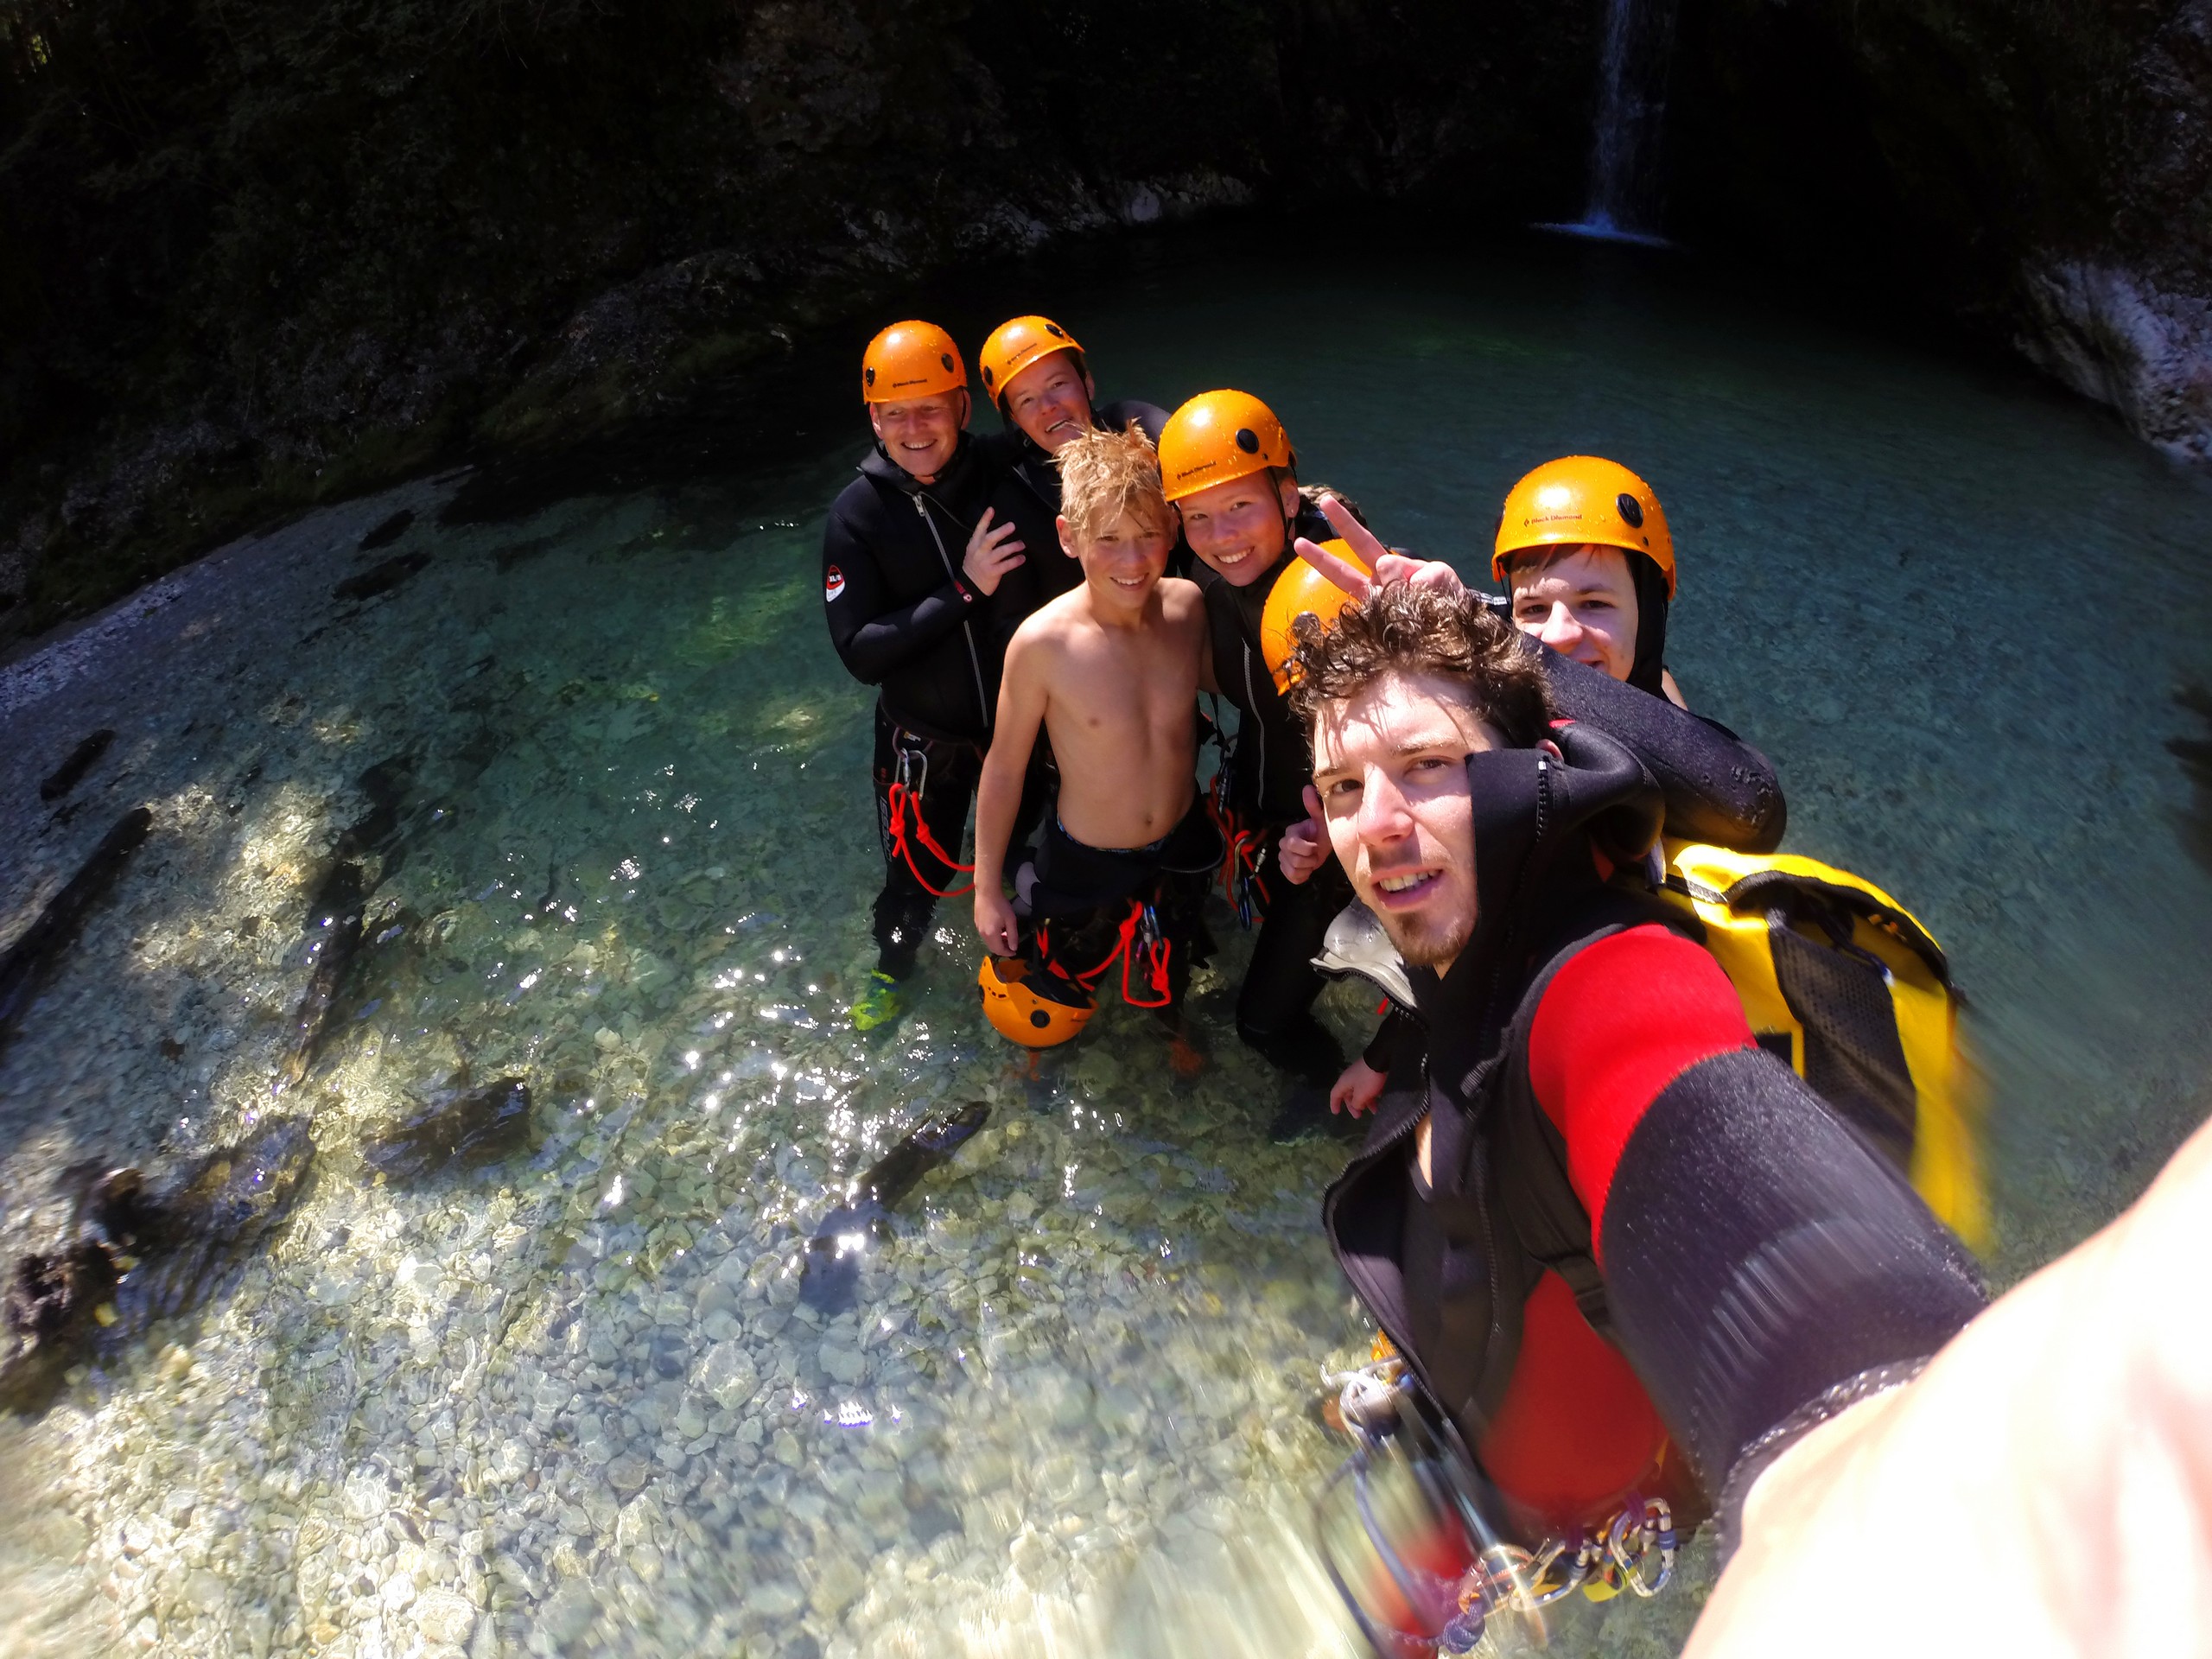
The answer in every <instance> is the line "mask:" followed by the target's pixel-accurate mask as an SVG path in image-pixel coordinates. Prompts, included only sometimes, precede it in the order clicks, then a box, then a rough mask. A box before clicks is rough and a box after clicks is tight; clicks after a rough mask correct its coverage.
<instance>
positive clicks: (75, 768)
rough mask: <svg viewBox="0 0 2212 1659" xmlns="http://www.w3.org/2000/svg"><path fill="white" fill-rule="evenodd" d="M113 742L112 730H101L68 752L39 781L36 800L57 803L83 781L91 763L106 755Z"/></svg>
mask: <svg viewBox="0 0 2212 1659" xmlns="http://www.w3.org/2000/svg"><path fill="white" fill-rule="evenodd" d="M114 741H115V733H114V731H113V730H112V729H108V728H103V729H101V730H99V731H97V732H94V733H93V734H92V735H91V736H90V737H88V738H86V740H85V741H83V742H81V743H79V745H78V746H77V747H75V748H73V749H72V750H70V751H69V753H68V757H67V759H66V760H63V761H62V763H61V764H60V766H56V767H55V768H54V770H53V771H52V772H48V774H47V775H46V776H45V777H44V778H42V779H40V780H39V785H38V798H39V799H41V801H58V800H60V798H62V797H63V796H64V795H67V793H68V792H69V791H71V790H73V789H74V788H76V787H77V785H79V783H81V782H82V781H83V780H84V776H85V774H86V772H90V771H91V770H92V763H93V762H94V761H96V760H99V758H100V756H102V755H103V754H105V753H107V746H108V745H109V744H111V743H112V742H114Z"/></svg>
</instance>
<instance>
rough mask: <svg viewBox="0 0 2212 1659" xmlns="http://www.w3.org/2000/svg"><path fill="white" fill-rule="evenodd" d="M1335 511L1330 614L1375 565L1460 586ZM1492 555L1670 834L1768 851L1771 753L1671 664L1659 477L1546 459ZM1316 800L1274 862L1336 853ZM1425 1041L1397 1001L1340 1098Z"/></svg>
mask: <svg viewBox="0 0 2212 1659" xmlns="http://www.w3.org/2000/svg"><path fill="white" fill-rule="evenodd" d="M1326 511H1327V512H1329V514H1330V516H1331V517H1332V519H1333V520H1334V521H1335V522H1336V523H1337V524H1338V527H1339V528H1340V529H1341V531H1342V533H1343V535H1344V537H1346V540H1345V541H1343V542H1332V543H1327V544H1325V546H1323V545H1317V544H1315V543H1307V544H1306V546H1305V547H1304V548H1302V549H1301V552H1302V554H1303V555H1304V556H1306V558H1307V559H1308V560H1309V561H1313V562H1314V563H1315V569H1314V570H1313V574H1312V575H1311V576H1309V577H1308V578H1306V584H1307V588H1313V589H1314V590H1315V591H1318V592H1319V593H1321V594H1326V595H1328V596H1330V598H1331V599H1332V600H1333V601H1335V603H1330V604H1325V605H1324V606H1323V607H1321V608H1322V609H1324V610H1325V612H1326V615H1333V614H1335V605H1336V604H1339V603H1341V602H1343V601H1344V599H1345V598H1346V597H1347V596H1351V597H1357V596H1361V595H1363V594H1366V593H1367V592H1368V591H1369V585H1370V573H1372V574H1373V575H1374V576H1375V577H1376V579H1381V578H1382V577H1383V576H1384V575H1394V576H1396V577H1398V578H1399V579H1404V578H1406V577H1407V576H1408V575H1413V576H1414V579H1415V580H1418V581H1421V582H1422V583H1423V584H1424V585H1427V586H1432V587H1439V588H1444V589H1446V590H1447V591H1451V592H1455V593H1456V592H1459V591H1460V590H1461V583H1460V582H1459V576H1458V575H1457V574H1456V573H1454V572H1453V571H1452V569H1451V568H1450V567H1449V566H1446V565H1442V564H1434V563H1429V564H1421V565H1416V564H1415V563H1414V562H1413V561H1410V560H1407V559H1404V558H1402V557H1400V556H1395V555H1392V554H1390V553H1389V551H1388V550H1386V549H1384V548H1383V545H1382V543H1380V542H1378V541H1376V539H1375V538H1374V537H1372V536H1371V535H1370V534H1369V533H1368V532H1367V531H1365V529H1364V528H1363V526H1360V525H1358V524H1353V523H1351V521H1350V520H1349V518H1347V517H1346V516H1345V515H1344V513H1343V512H1341V511H1340V510H1338V509H1336V508H1333V507H1331V508H1328V509H1326ZM1491 571H1492V573H1493V575H1496V577H1497V580H1498V582H1499V583H1500V584H1501V585H1503V587H1505V588H1507V590H1508V593H1509V594H1510V597H1509V598H1508V599H1507V600H1506V601H1504V603H1505V604H1506V605H1507V606H1508V607H1510V613H1511V614H1512V617H1513V620H1514V623H1515V626H1516V627H1517V628H1518V629H1519V630H1520V632H1522V634H1523V635H1524V636H1526V637H1527V638H1529V639H1533V640H1535V641H1537V642H1539V643H1541V645H1545V646H1547V647H1548V650H1547V651H1545V652H1541V653H1540V656H1541V662H1542V664H1543V665H1544V668H1545V671H1546V674H1547V677H1548V679H1549V680H1550V682H1551V689H1552V693H1553V695H1554V698H1555V699H1556V700H1557V701H1558V702H1559V703H1560V706H1561V708H1562V709H1563V711H1564V712H1566V713H1567V714H1570V715H1573V717H1574V718H1575V719H1577V720H1581V721H1587V722H1589V723H1590V724H1592V725H1593V726H1596V727H1597V728H1599V730H1601V731H1604V732H1605V733H1607V734H1610V735H1611V736H1613V737H1616V738H1618V739H1619V740H1620V741H1623V742H1624V743H1626V744H1627V745H1628V746H1629V747H1630V748H1631V749H1632V750H1633V751H1634V752H1635V753H1636V754H1637V757H1638V759H1639V760H1642V761H1643V764H1644V765H1645V766H1647V767H1648V768H1649V770H1650V771H1651V772H1653V774H1654V775H1655V776H1656V777H1657V778H1658V779H1660V781H1661V782H1662V784H1663V785H1666V795H1667V804H1668V833H1669V835H1673V836H1681V837H1684V838H1688V839H1695V840H1707V841H1712V842H1716V843H1718V844H1722V845H1726V846H1732V847H1738V848H1741V849H1745V850H1748V851H1768V850H1771V849H1772V848H1773V847H1774V846H1775V844H1776V843H1777V842H1779V841H1780V840H1781V838H1782V829H1783V808H1782V804H1781V798H1780V794H1779V791H1778V789H1777V786H1776V784H1775V780H1774V772H1773V768H1772V766H1770V764H1769V763H1768V761H1767V759H1766V757H1765V756H1764V755H1763V754H1761V753H1759V752H1758V750H1757V749H1755V748H1753V747H1751V745H1750V744H1748V743H1745V742H1744V741H1742V740H1741V739H1739V738H1738V737H1737V735H1736V734H1734V733H1733V732H1732V731H1730V730H1729V729H1728V728H1726V727H1725V726H1722V725H1721V724H1719V722H1718V721H1712V720H1708V719H1706V718H1704V717H1703V716H1700V715H1693V714H1690V713H1689V712H1688V705H1687V704H1686V703H1685V702H1683V699H1682V696H1681V691H1680V690H1679V689H1678V688H1677V687H1676V686H1675V681H1674V677H1673V676H1672V675H1670V674H1669V673H1668V671H1667V669H1666V664H1665V657H1666V646H1667V608H1668V605H1669V602H1670V601H1671V600H1672V599H1673V597H1674V592H1675V544H1674V537H1673V536H1672V535H1671V533H1670V532H1669V529H1668V526H1667V518H1666V513H1665V512H1664V510H1663V509H1662V507H1661V506H1660V505H1659V498H1658V496H1657V495H1656V493H1653V491H1652V488H1651V486H1649V484H1647V483H1646V482H1644V480H1643V479H1641V478H1639V477H1637V474H1634V473H1632V472H1630V470H1629V469H1628V468H1627V467H1623V466H1621V465H1620V464H1619V463H1618V462H1616V461H1603V460H1599V459H1598V458H1597V457H1595V456H1590V455H1570V456H1567V457H1564V458H1562V459H1560V460H1558V461H1548V462H1547V463H1545V464H1544V465H1543V466H1541V467H1537V468H1536V469H1535V471H1533V472H1531V473H1529V474H1527V475H1526V476H1525V477H1523V478H1522V480H1520V482H1518V483H1517V484H1516V485H1515V486H1513V489H1512V491H1511V493H1510V494H1509V495H1508V496H1507V497H1506V501H1505V506H1504V509H1503V512H1501V513H1500V515H1499V518H1498V529H1497V539H1496V544H1495V546H1494V549H1493V550H1492V555H1491ZM1287 585H1288V584H1286V586H1287ZM1305 591H1306V588H1300V592H1301V593H1303V592H1305ZM1490 602H1491V603H1492V604H1493V605H1495V604H1497V603H1498V602H1499V601H1494V600H1493V601H1490ZM1322 620H1326V616H1324V617H1323V619H1322ZM1278 632H1279V633H1281V632H1283V630H1281V629H1279V630H1278ZM1269 645H1270V651H1271V652H1272V653H1273V654H1271V656H1270V659H1269V660H1270V662H1271V663H1272V662H1274V661H1276V660H1278V659H1279V658H1281V657H1283V656H1287V654H1288V652H1287V647H1286V645H1285V643H1284V641H1283V640H1281V639H1270V642H1269ZM1568 664H1581V665H1582V666H1583V667H1586V668H1588V669H1592V670H1594V671H1595V673H1594V674H1588V673H1584V672H1582V671H1580V669H1577V668H1570V667H1569V666H1568ZM1600 676H1602V678H1600ZM1637 691H1644V692H1649V694H1650V696H1649V697H1639V696H1636V695H1634V694H1635V692H1637ZM1655 699H1656V701H1655ZM1670 704H1671V705H1672V706H1671V707H1670V706H1669V705H1670ZM1307 806H1308V809H1309V811H1310V814H1311V816H1310V817H1309V819H1308V820H1307V822H1306V823H1300V824H1294V825H1292V826H1291V827H1290V828H1289V829H1287V831H1286V832H1285V833H1284V835H1283V836H1282V837H1281V842H1279V845H1278V850H1277V859H1278V862H1279V864H1280V866H1281V869H1282V872H1283V874H1284V875H1285V877H1286V878H1287V880H1289V881H1291V882H1294V883H1295V882H1300V881H1304V880H1306V879H1307V877H1308V875H1309V874H1311V873H1312V872H1313V871H1314V870H1315V869H1316V868H1319V867H1322V866H1324V865H1325V861H1327V858H1328V851H1327V844H1326V838H1325V836H1324V835H1323V833H1322V830H1321V821H1322V814H1321V804H1320V800H1319V796H1318V795H1316V794H1309V795H1308V797H1307ZM1421 1044H1422V1038H1421V1033H1420V1032H1419V1030H1418V1028H1417V1027H1415V1026H1414V1024H1413V1023H1412V1022H1411V1021H1410V1020H1408V1019H1407V1018H1406V1017H1405V1015H1404V1014H1403V1013H1402V1011H1401V1010H1395V1009H1394V1010H1393V1012H1392V1014H1391V1015H1390V1017H1389V1018H1388V1019H1386V1020H1384V1022H1383V1027H1382V1028H1381V1029H1380V1030H1379V1031H1377V1033H1376V1035H1375V1038H1374V1039H1373V1040H1372V1041H1370V1043H1369V1044H1368V1046H1367V1047H1366V1050H1365V1051H1364V1052H1363V1053H1362V1054H1361V1055H1360V1057H1359V1058H1357V1059H1355V1060H1354V1061H1353V1062H1352V1063H1351V1065H1349V1066H1347V1067H1346V1068H1345V1069H1344V1072H1343V1074H1342V1075H1341V1076H1340V1077H1338V1079H1337V1081H1336V1084H1335V1085H1334V1086H1333V1087H1332V1090H1331V1091H1330V1107H1331V1109H1332V1111H1336V1110H1343V1111H1345V1112H1347V1113H1348V1114H1350V1115H1352V1116H1357V1115H1358V1114H1360V1113H1362V1112H1364V1111H1366V1110H1367V1109H1369V1108H1370V1107H1371V1106H1372V1105H1373V1104H1374V1103H1375V1102H1376V1100H1377V1099H1378V1098H1380V1097H1381V1095H1382V1093H1383V1089H1384V1087H1385V1086H1386V1085H1387V1084H1388V1082H1389V1074H1391V1073H1392V1072H1393V1071H1395V1072H1396V1073H1397V1074H1399V1075H1401V1076H1405V1075H1411V1074H1412V1073H1413V1072H1414V1071H1416V1070H1417V1069H1418V1061H1419V1057H1420V1053H1421Z"/></svg>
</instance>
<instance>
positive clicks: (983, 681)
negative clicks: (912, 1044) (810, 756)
mask: <svg viewBox="0 0 2212 1659" xmlns="http://www.w3.org/2000/svg"><path fill="white" fill-rule="evenodd" d="M861 401H862V403H863V404H864V405H865V406H866V408H867V410H868V424H869V426H870V427H871V428H873V429H874V433H875V448H874V452H873V453H872V454H869V455H868V458H867V459H866V460H864V461H862V462H861V465H860V468H859V471H860V476H859V477H858V478H856V479H855V480H853V481H852V482H851V483H850V484H849V485H847V486H845V489H844V492H843V493H842V494H841V495H839V496H838V498H837V499H836V502H835V504H834V505H831V507H830V509H829V524H828V525H827V526H826V527H825V528H824V530H823V537H822V602H823V611H824V612H825V613H826V614H827V616H828V618H829V639H830V642H831V643H832V644H833V645H835V646H836V650H837V655H838V657H839V658H841V659H842V661H843V663H844V664H845V666H846V668H847V669H848V670H849V671H850V672H851V674H852V676H853V677H854V678H855V679H856V680H859V681H860V682H861V683H862V684H865V685H873V686H874V687H876V688H877V693H876V709H875V766H874V774H875V799H876V822H877V827H878V829H879V830H880V833H881V835H882V837H883V849H884V878H883V889H882V891H881V893H879V894H878V895H877V897H876V900H875V941H876V949H877V953H878V954H877V960H876V968H875V972H874V975H873V976H871V978H870V980H869V982H868V988H867V989H866V991H865V992H864V993H863V995H861V998H860V999H859V1000H858V1001H856V1002H855V1004H854V1005H853V1008H852V1015H853V1021H854V1023H855V1025H856V1026H858V1027H861V1029H863V1030H866V1029H868V1028H869V1027H874V1026H879V1025H882V1024H885V1023H887V1022H888V1021H890V1020H895V1019H896V1018H898V1016H899V1014H900V1012H902V1010H903V1007H904V992H903V988H902V987H903V982H905V981H906V979H907V977H908V976H910V975H912V972H913V971H914V968H915V958H916V954H917V952H918V951H919V950H920V949H921V944H922V941H923V939H924V938H926V937H927V936H928V932H929V920H930V915H931V911H932V910H933V909H934V908H935V906H936V902H937V899H938V898H939V897H941V896H944V895H946V894H950V893H954V892H956V891H964V888H963V885H962V884H963V876H962V874H961V873H962V871H963V869H964V868H965V867H964V866H963V865H961V864H959V863H957V860H958V858H959V856H960V843H961V840H962V838H963V836H964V835H965V834H966V832H967V827H968V810H969V804H970V803H971V802H972V800H973V799H974V798H975V793H976V779H977V778H978V776H980V775H981V773H982V764H983V751H984V749H985V748H987V747H988V746H989V743H990V733H991V715H992V711H993V710H994V709H995V707H996V706H997V701H998V677H999V663H1000V660H1001V656H1002V654H1003V652H1002V648H1001V644H1000V641H1001V639H1002V637H1003V636H1002V635H1001V633H1000V632H999V631H998V628H997V626H996V620H995V617H994V616H993V614H992V612H993V607H994V598H995V594H997V593H998V592H999V590H1000V589H1001V587H1002V586H1003V583H1004V581H1005V578H1006V576H1007V573H1008V572H1009V571H1010V570H1013V569H1018V568H1019V567H1020V564H1021V563H1022V560H1023V558H1024V557H1025V556H1026V554H1025V550H1024V547H1023V544H1022V543H1021V542H1020V540H1019V539H1018V538H1017V537H1015V536H1014V528H1013V526H1012V525H1010V524H1002V523H995V522H994V518H993V514H992V512H991V511H990V505H989V503H990V497H991V493H992V490H993V488H994V486H995V484H996V482H997V479H998V470H999V469H998V467H996V466H995V464H994V462H993V461H991V460H990V459H989V458H988V457H986V456H984V455H982V454H978V453H977V448H976V444H975V443H974V442H973V441H972V440H971V439H970V438H969V435H968V432H967V426H968V416H969V400H968V370H967V366H966V365H965V364H964V363H963V360H962V359H961V356H960V348H959V347H958V346H956V345H954V344H953V342H952V337H951V336H950V334H946V333H945V332H944V329H942V328H939V327H937V326H936V325H935V324H934V323H928V322H916V321H908V322H899V323H893V325H892V326H891V327H888V328H886V329H885V330H883V332H882V333H880V334H878V335H876V337H875V338H874V340H870V341H869V342H868V350H867V352H866V353H865V354H864V355H863V356H862V358H861Z"/></svg>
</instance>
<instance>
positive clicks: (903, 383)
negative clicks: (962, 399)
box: [861, 321, 968, 404]
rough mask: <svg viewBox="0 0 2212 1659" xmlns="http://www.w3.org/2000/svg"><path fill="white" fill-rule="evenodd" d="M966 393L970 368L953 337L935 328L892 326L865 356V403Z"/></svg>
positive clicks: (910, 323) (924, 324)
mask: <svg viewBox="0 0 2212 1659" xmlns="http://www.w3.org/2000/svg"><path fill="white" fill-rule="evenodd" d="M967 390H968V365H966V364H965V363H964V362H963V361H962V360H961V357H960V347H959V346H956V345H954V344H953V342H952V336H951V335H950V334H946V333H945V332H944V329H942V328H940V327H938V326H937V325H936V324H935V323H933V322H913V321H908V322H894V323H893V324H892V325H891V326H890V327H888V328H887V329H885V330H884V331H883V332H882V333H881V334H878V335H877V336H876V337H875V338H874V340H870V341H868V350H867V351H866V352H865V353H862V354H861V401H862V402H863V403H870V404H896V403H903V402H904V401H906V399H907V398H909V397H933V396H934V395H936V394H937V393H938V392H940V391H967Z"/></svg>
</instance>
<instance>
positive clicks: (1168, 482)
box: [1160, 391, 1298, 501]
mask: <svg viewBox="0 0 2212 1659" xmlns="http://www.w3.org/2000/svg"><path fill="white" fill-rule="evenodd" d="M1297 465H1298V456H1297V454H1296V453H1295V452H1294V451H1293V450H1292V448H1291V447H1290V435H1289V434H1288V433H1287V432H1285V431H1284V430H1283V429H1282V423H1281V421H1279V420H1277V419H1276V418H1275V412H1274V410H1272V409H1269V408H1268V406H1267V405H1266V404H1263V403H1262V402H1261V401H1260V400H1259V399H1258V398H1256V397H1253V396H1252V394H1251V393H1249V392H1248V391H1202V392H1200V393H1199V394H1198V396H1197V397H1193V398H1192V399H1191V401H1190V402H1189V403H1187V404H1184V405H1183V407H1182V408H1180V409H1179V410H1176V411H1175V412H1174V413H1173V415H1171V416H1168V417H1167V424H1166V426H1164V427H1162V428H1161V429H1160V483H1161V484H1162V486H1164V487H1165V488H1166V494H1167V499H1169V500H1170V501H1179V500H1181V499H1183V498H1184V497H1185V496H1186V495H1195V494H1197V493H1198V492H1199V491H1200V490H1205V489H1211V488H1212V487H1213V486H1215V485H1217V484H1226V483H1228V482H1229V481H1230V480H1232V479H1238V478H1246V477H1249V476H1250V475H1251V474H1254V473H1256V472H1260V471H1262V470H1264V469H1265V468H1267V467H1290V468H1293V469H1295V468H1296V467H1297Z"/></svg>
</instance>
